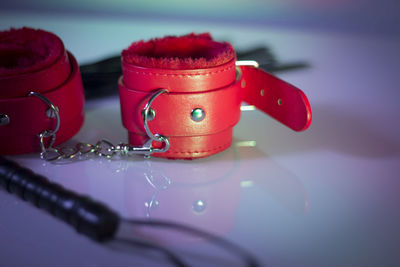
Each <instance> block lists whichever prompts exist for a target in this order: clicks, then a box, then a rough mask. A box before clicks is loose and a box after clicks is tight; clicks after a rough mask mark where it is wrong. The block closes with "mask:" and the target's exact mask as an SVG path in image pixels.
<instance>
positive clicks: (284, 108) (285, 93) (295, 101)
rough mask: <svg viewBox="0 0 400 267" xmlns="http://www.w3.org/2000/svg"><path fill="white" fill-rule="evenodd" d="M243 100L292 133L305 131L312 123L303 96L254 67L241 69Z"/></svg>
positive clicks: (294, 88)
mask: <svg viewBox="0 0 400 267" xmlns="http://www.w3.org/2000/svg"><path fill="white" fill-rule="evenodd" d="M241 72H242V78H241V87H242V96H243V101H245V102H247V103H248V104H250V105H254V106H256V107H257V108H258V109H260V110H262V111H264V112H265V113H266V114H268V115H269V116H271V117H272V118H274V119H276V120H277V121H279V122H281V123H282V124H284V125H286V126H287V127H289V128H291V129H292V130H294V131H304V130H306V129H307V128H308V127H309V126H310V124H311V120H312V113H311V106H310V103H309V102H308V99H307V97H306V95H305V94H304V93H303V92H302V91H301V90H300V89H298V88H296V87H294V86H293V85H291V84H289V83H287V82H285V81H282V80H281V79H279V78H277V77H275V76H273V75H272V74H269V73H268V72H265V71H263V70H260V69H257V68H254V67H245V66H242V67H241Z"/></svg>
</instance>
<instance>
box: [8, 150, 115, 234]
mask: <svg viewBox="0 0 400 267" xmlns="http://www.w3.org/2000/svg"><path fill="white" fill-rule="evenodd" d="M0 188H4V189H5V190H7V191H8V192H10V193H11V194H15V195H18V196H19V197H20V198H21V199H23V200H25V201H28V202H30V203H32V204H33V205H35V206H36V207H38V208H40V209H43V210H46V211H47V212H48V213H50V214H52V215H53V216H55V217H57V218H59V219H61V220H63V221H65V222H67V223H68V224H70V225H71V226H73V227H74V228H75V229H76V230H77V231H78V232H79V233H81V234H84V235H86V236H88V237H90V238H91V239H93V240H95V241H98V242H103V241H108V240H110V239H112V238H113V237H114V234H115V232H116V231H117V228H118V224H119V217H118V215H117V214H116V213H115V212H113V211H112V210H111V209H109V208H108V207H106V206H104V205H103V204H101V203H98V202H95V201H93V200H92V199H90V198H89V197H86V196H80V195H77V194H76V193H74V192H72V191H70V190H67V189H65V188H63V187H62V186H60V185H58V184H55V183H52V182H50V181H49V180H48V179H46V178H45V177H44V176H42V175H38V174H36V173H34V172H32V171H31V170H30V169H27V168H25V167H22V166H20V165H19V164H17V163H15V162H13V161H10V160H8V159H5V158H4V157H1V156H0Z"/></svg>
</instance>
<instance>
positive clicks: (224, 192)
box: [0, 12, 400, 266]
mask: <svg viewBox="0 0 400 267" xmlns="http://www.w3.org/2000/svg"><path fill="white" fill-rule="evenodd" d="M22 25H27V26H31V27H40V28H43V29H46V30H49V31H53V32H55V33H56V34H58V35H59V36H60V37H61V38H62V39H63V41H64V43H65V45H66V47H67V48H68V49H69V50H70V51H71V52H72V53H73V54H74V55H75V56H76V57H77V59H78V61H79V62H80V63H88V62H91V61H94V60H97V59H100V58H102V57H106V56H110V55H113V54H116V53H119V52H120V51H121V50H122V49H123V48H125V47H127V46H128V45H129V44H130V43H131V42H132V41H135V40H139V39H142V38H150V37H160V36H163V35H166V34H183V33H188V32H192V31H195V32H202V31H210V32H211V33H212V34H213V35H214V36H215V37H216V38H217V39H220V40H221V39H224V40H229V41H230V42H232V43H233V45H234V46H235V47H236V48H238V49H246V48H252V47H254V46H256V45H268V46H270V47H271V48H272V49H273V51H274V52H275V54H277V56H278V59H279V60H280V61H282V62H284V63H285V62H293V61H306V62H308V63H309V64H310V67H309V68H307V69H302V70H298V71H291V72H285V73H281V74H278V75H279V77H281V78H283V79H285V80H287V81H289V82H291V83H293V84H294V85H296V86H298V87H299V88H301V89H303V91H304V92H305V93H306V94H307V95H308V97H309V100H310V103H311V106H312V109H313V122H312V125H311V127H310V129H309V130H307V131H305V132H302V133H294V132H292V131H291V130H289V129H288V128H286V127H284V126H282V125H280V124H279V123H277V122H275V121H273V120H272V119H271V118H269V117H268V116H267V115H265V114H263V113H261V112H259V111H243V112H242V118H241V120H240V122H239V124H238V125H237V126H236V127H235V130H234V144H233V145H232V147H231V148H229V149H228V150H226V151H225V152H223V153H220V154H218V155H216V156H212V157H209V158H206V159H200V160H193V161H183V160H175V161H173V160H165V159H157V158H151V159H149V160H144V159H143V158H142V157H140V156H137V157H132V158H126V159H122V160H106V159H100V158H95V159H91V160H86V161H80V162H75V163H72V164H63V165H55V164H51V163H46V162H44V161H42V160H40V159H39V156H38V155H37V154H32V155H21V156H15V157H9V158H11V159H13V160H15V161H17V162H19V163H20V164H22V165H23V166H26V167H29V168H31V169H33V170H34V171H35V172H37V173H40V174H43V175H45V176H46V177H48V178H49V179H50V180H52V181H54V182H56V183H59V184H61V185H63V186H64V187H66V188H68V189H71V190H73V191H75V192H77V193H81V194H85V195H89V196H91V197H92V198H94V199H96V200H98V201H101V202H103V203H105V204H107V205H108V206H109V207H110V208H112V209H114V210H115V211H117V212H118V213H119V214H120V215H121V216H122V217H126V218H148V217H149V218H152V219H165V220H171V221H177V222H181V223H185V224H188V225H192V226H195V227H198V228H200V229H203V230H207V231H209V232H211V233H215V234H218V235H220V236H222V237H224V238H226V239H229V240H231V241H233V242H234V243H236V244H238V245H240V246H242V247H243V248H245V249H247V250H248V251H250V252H251V253H253V254H254V255H255V257H256V258H257V259H258V260H259V262H260V263H261V264H262V265H263V266H400V253H399V242H400V230H399V225H400V209H399V204H400V180H399V179H400V161H399V159H400V120H399V112H400V108H399V100H400V93H399V89H400V88H399V84H400V78H399V77H400V75H399V62H400V53H399V47H400V38H397V37H394V36H384V35H377V36H371V35H358V34H349V33H338V32H336V33H329V32H325V33H324V32H313V31H306V30H303V31H300V30H291V29H289V28H273V27H255V28H251V27H244V26H243V27H239V26H237V25H236V26H235V27H229V26H228V25H214V24H207V23H203V24H201V23H196V24H194V23H178V22H173V21H172V22H171V21H170V22H165V23H164V22H160V21H150V20H149V21H143V20H138V21H136V20H135V19H134V18H133V19H132V20H127V19H120V20H119V19H118V18H114V19H107V18H106V19H100V18H95V17H90V18H82V17H79V16H76V17H67V16H66V17H64V16H49V15H48V16H40V15H27V14H11V13H4V12H3V13H1V12H0V27H1V29H6V28H8V27H10V26H13V27H19V26H22ZM85 110H86V120H85V124H84V126H83V128H82V129H81V131H80V132H79V133H78V134H77V135H76V136H75V137H74V138H73V140H71V143H74V142H77V141H83V142H89V143H94V142H96V141H97V140H98V139H101V138H107V139H109V140H110V141H112V142H114V143H118V142H126V131H125V129H124V128H123V127H122V125H121V121H120V110H119V100H118V97H117V96H116V97H111V98H107V99H102V100H97V101H94V102H93V101H92V102H87V103H86V107H85ZM227 113H229V111H227ZM227 116H228V114H227ZM146 234H147V235H148V237H149V240H152V241H154V242H158V243H161V244H164V245H166V246H167V247H168V248H170V249H171V250H173V251H174V252H176V253H178V254H179V255H180V256H182V257H183V259H184V260H185V261H186V262H188V263H189V264H190V265H193V266H221V265H227V266H228V265H229V266H241V265H242V263H241V262H240V261H239V260H238V258H236V257H234V256H232V255H230V254H227V253H225V252H223V251H222V250H220V249H218V248H216V247H215V246H213V245H211V244H210V242H209V241H207V240H202V239H198V238H193V237H191V236H187V235H182V234H176V233H174V232H171V231H151V230H148V232H146ZM0 265H1V266H153V265H154V266H160V265H161V266H163V265H166V266H168V265H169V263H168V262H167V261H166V260H165V257H163V256H162V255H161V254H159V253H155V252H149V251H147V250H142V249H134V250H132V251H129V252H124V251H119V250H115V249H112V248H110V247H109V246H104V245H100V244H97V243H94V242H92V241H91V240H89V239H87V238H86V237H84V236H80V235H78V234H77V233H76V232H75V231H74V230H73V229H72V228H70V227H69V226H68V225H67V224H65V223H63V222H60V221H58V220H57V219H55V218H53V217H51V216H49V215H47V214H46V213H45V212H43V211H41V210H38V209H36V208H35V207H33V206H31V205H30V204H27V203H25V202H23V201H21V200H19V199H17V198H16V197H15V196H12V195H9V194H8V193H7V192H5V191H4V190H1V191H0Z"/></svg>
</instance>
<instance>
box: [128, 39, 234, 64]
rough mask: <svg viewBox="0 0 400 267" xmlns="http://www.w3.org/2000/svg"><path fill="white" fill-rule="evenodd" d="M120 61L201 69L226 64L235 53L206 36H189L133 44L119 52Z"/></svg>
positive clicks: (227, 46) (222, 43)
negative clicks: (120, 54)
mask: <svg viewBox="0 0 400 267" xmlns="http://www.w3.org/2000/svg"><path fill="white" fill-rule="evenodd" d="M122 58H123V60H124V61H125V62H126V63H129V64H132V65H136V66H141V67H147V68H161V69H203V68H211V67H216V66H219V65H222V64H224V63H227V62H229V61H230V60H232V59H234V58H235V51H234V49H233V47H232V45H230V44H229V43H226V42H216V41H214V40H213V39H212V37H211V35H210V34H209V33H202V34H195V33H191V34H188V35H184V36H179V37H177V36H166V37H164V38H158V39H152V40H149V41H139V42H134V43H132V45H131V46H130V47H129V48H128V49H125V50H123V51H122Z"/></svg>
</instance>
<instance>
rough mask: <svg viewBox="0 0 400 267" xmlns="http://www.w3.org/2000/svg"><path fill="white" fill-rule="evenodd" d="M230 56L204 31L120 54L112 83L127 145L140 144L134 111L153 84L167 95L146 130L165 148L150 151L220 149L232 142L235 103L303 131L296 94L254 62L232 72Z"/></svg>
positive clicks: (183, 154) (303, 111)
mask: <svg viewBox="0 0 400 267" xmlns="http://www.w3.org/2000/svg"><path fill="white" fill-rule="evenodd" d="M235 61H236V57H235V53H234V50H233V48H232V46H231V45H230V44H228V43H220V42H215V41H214V40H212V38H211V36H210V35H208V34H201V35H195V34H190V35H186V36H182V37H165V38H162V39H155V40H150V41H148V42H143V41H140V42H137V43H133V44H132V45H131V46H130V47H129V48H128V49H127V50H124V51H123V52H122V72H123V76H122V78H121V79H120V81H119V92H120V100H121V114H122V122H123V125H124V127H125V128H127V129H128V131H129V142H130V143H131V144H132V145H142V144H143V143H144V142H145V141H146V138H147V137H146V133H145V130H144V127H143V119H142V116H141V111H142V109H143V107H144V106H145V104H146V102H147V101H148V99H149V98H150V96H151V95H152V94H153V93H154V92H155V91H156V90H157V89H160V88H163V89H167V90H168V93H167V94H163V95H160V96H159V97H157V99H156V100H155V101H154V103H153V105H152V108H153V109H154V111H155V118H154V120H152V121H150V122H149V127H150V129H151V131H152V132H153V133H158V134H162V135H164V136H167V137H168V138H169V140H170V144H171V146H170V149H169V150H168V151H167V152H164V153H159V154H155V156H159V157H167V158H188V159H190V158H200V157H207V156H210V155H213V154H216V153H218V152H220V151H222V150H225V149H226V148H228V147H229V146H230V145H231V143H232V130H233V126H234V125H235V124H236V123H237V122H238V121H239V118H240V103H241V101H242V100H244V101H246V102H248V103H249V104H252V105H255V106H256V107H257V108H259V109H261V110H262V111H264V112H265V113H267V114H269V115H270V116H272V117H273V118H275V119H277V120H278V121H280V122H281V123H283V124H284V125H286V126H288V127H290V128H291V129H293V130H295V131H301V130H305V129H307V128H308V126H309V125H310V122H311V108H310V105H309V103H308V100H307V98H306V96H305V95H304V93H303V92H302V91H300V90H299V89H297V88H295V87H294V86H292V85H290V84H288V83H286V82H284V81H282V80H280V79H278V78H276V77H274V76H272V75H271V74H269V73H266V72H264V71H262V70H259V69H256V68H253V67H248V66H242V67H240V69H241V71H240V72H241V74H239V75H237V71H236V68H235ZM196 109H201V111H202V113H203V114H202V115H203V116H202V119H200V120H194V119H193V117H192V116H191V114H192V112H193V111H194V110H196Z"/></svg>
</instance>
